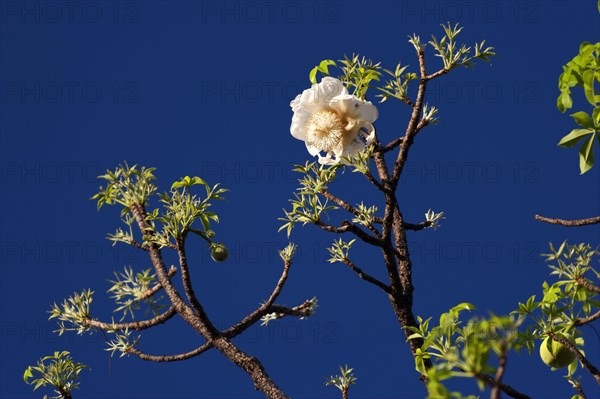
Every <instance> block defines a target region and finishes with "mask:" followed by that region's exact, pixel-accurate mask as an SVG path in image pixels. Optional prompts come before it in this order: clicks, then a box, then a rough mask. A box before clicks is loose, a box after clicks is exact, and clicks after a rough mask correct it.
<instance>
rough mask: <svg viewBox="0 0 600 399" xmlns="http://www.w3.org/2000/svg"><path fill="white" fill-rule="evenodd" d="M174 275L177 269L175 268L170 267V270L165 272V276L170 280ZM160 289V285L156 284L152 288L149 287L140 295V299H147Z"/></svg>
mask: <svg viewBox="0 0 600 399" xmlns="http://www.w3.org/2000/svg"><path fill="white" fill-rule="evenodd" d="M175 273H177V269H176V268H175V266H171V268H170V269H169V271H168V272H167V276H169V278H171V277H173V276H174V275H175ZM161 289H162V285H160V283H156V284H155V285H154V286H153V287H150V288H148V289H147V290H146V291H144V293H142V295H140V299H148V298H150V297H151V296H153V295H154V294H156V293H157V292H158V291H160V290H161Z"/></svg>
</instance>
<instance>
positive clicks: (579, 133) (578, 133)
mask: <svg viewBox="0 0 600 399" xmlns="http://www.w3.org/2000/svg"><path fill="white" fill-rule="evenodd" d="M592 133H594V131H593V130H590V129H573V130H571V132H570V133H569V134H567V135H566V136H565V137H563V138H562V139H561V140H560V141H559V142H558V145H559V146H561V147H565V148H570V147H574V146H575V145H576V144H577V143H578V142H579V141H581V140H582V139H583V138H584V137H585V136H587V135H589V134H592Z"/></svg>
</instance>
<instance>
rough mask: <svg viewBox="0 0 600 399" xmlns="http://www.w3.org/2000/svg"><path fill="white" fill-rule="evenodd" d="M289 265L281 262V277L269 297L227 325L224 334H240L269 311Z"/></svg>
mask: <svg viewBox="0 0 600 399" xmlns="http://www.w3.org/2000/svg"><path fill="white" fill-rule="evenodd" d="M291 265H292V264H291V262H290V261H284V262H283V272H282V273H281V277H280V278H279V281H278V282H277V285H276V286H275V288H274V289H273V292H272V293H271V295H270V296H269V299H267V301H266V302H265V303H264V304H262V305H261V306H260V307H259V308H258V309H256V310H255V311H254V312H252V313H250V314H249V315H248V316H246V317H244V318H243V319H242V320H241V321H239V322H238V323H236V324H235V325H233V326H231V327H229V328H228V329H227V330H225V331H223V335H224V336H226V337H228V338H233V337H235V336H236V335H239V334H241V333H242V332H244V331H245V330H247V329H248V328H249V327H250V326H252V325H254V323H256V322H257V321H258V320H260V318H261V317H263V316H264V315H265V314H267V313H269V312H268V309H269V308H270V307H271V305H273V303H274V302H275V300H276V299H277V297H278V296H279V293H280V292H281V289H282V288H283V286H284V284H285V282H286V281H287V278H288V274H289V272H290V267H291Z"/></svg>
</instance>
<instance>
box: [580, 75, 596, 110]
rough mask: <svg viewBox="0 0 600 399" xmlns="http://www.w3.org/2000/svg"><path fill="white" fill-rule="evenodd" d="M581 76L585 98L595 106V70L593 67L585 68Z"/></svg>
mask: <svg viewBox="0 0 600 399" xmlns="http://www.w3.org/2000/svg"><path fill="white" fill-rule="evenodd" d="M581 77H582V78H583V92H584V93H585V98H586V99H587V100H588V102H589V103H590V104H592V105H593V106H594V107H595V106H596V99H595V98H594V71H593V70H591V69H588V70H585V71H584V72H583V74H582V76H581Z"/></svg>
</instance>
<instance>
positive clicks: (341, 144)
mask: <svg viewBox="0 0 600 399" xmlns="http://www.w3.org/2000/svg"><path fill="white" fill-rule="evenodd" d="M290 106H291V107H292V110H293V111H294V116H293V117H292V126H291V128H290V131H291V133H292V136H294V137H295V138H297V139H298V140H302V141H304V143H305V144H306V149H307V150H308V152H309V153H310V155H312V156H315V155H318V156H319V163H321V164H324V165H333V164H336V163H338V162H340V161H341V159H342V157H348V156H352V155H354V154H356V153H357V152H358V151H360V150H362V149H363V148H364V147H365V146H366V145H368V144H370V143H371V142H372V141H373V140H374V139H375V128H374V127H373V122H375V120H376V119H377V108H375V106H374V105H373V104H371V102H370V101H362V100H361V99H360V98H358V97H356V96H354V95H351V94H348V90H347V89H346V88H345V87H344V85H343V84H342V82H341V81H340V80H339V79H335V78H332V77H325V78H323V79H322V80H321V83H318V84H314V85H313V86H312V87H311V88H310V89H307V90H304V91H303V92H302V94H299V95H298V96H297V97H296V98H295V99H294V100H293V101H292V102H291V103H290ZM323 154H324V155H323Z"/></svg>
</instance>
